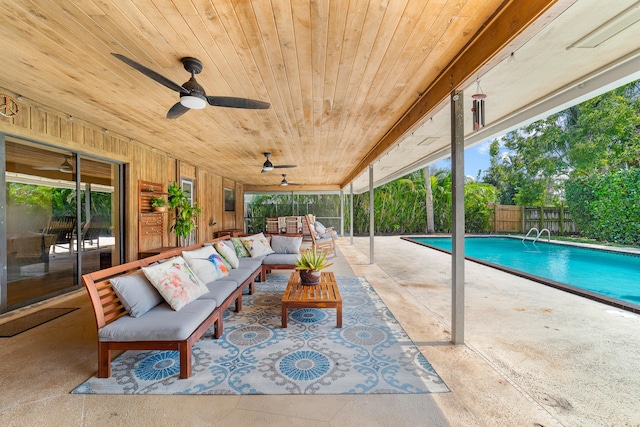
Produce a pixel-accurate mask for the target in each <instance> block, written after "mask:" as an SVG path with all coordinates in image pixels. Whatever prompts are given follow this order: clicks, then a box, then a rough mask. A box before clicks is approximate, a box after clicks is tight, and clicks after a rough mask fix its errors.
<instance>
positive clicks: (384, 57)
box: [341, 1, 409, 141]
mask: <svg viewBox="0 0 640 427" xmlns="http://www.w3.org/2000/svg"><path fill="white" fill-rule="evenodd" d="M401 5H402V3H400V2H394V3H393V6H394V7H392V8H390V7H387V8H386V10H385V13H384V16H383V18H382V21H381V25H380V27H379V29H378V32H377V33H376V36H375V43H374V45H373V47H372V52H375V53H376V54H375V57H373V58H372V57H370V58H369V61H368V62H367V69H365V74H364V80H365V81H367V82H369V81H370V82H371V83H370V84H367V85H366V86H361V87H360V89H359V95H358V97H357V98H356V99H362V105H363V107H362V109H361V110H360V111H359V113H358V114H359V115H360V117H361V119H360V120H358V121H357V123H362V122H364V121H366V120H367V119H368V118H369V115H370V114H371V113H372V112H373V111H374V107H373V106H372V105H371V101H369V99H371V98H373V99H375V89H376V84H375V82H376V80H377V78H379V76H380V75H382V74H383V73H384V71H383V70H384V68H385V67H386V63H387V61H389V58H390V57H393V56H395V55H397V54H398V52H399V51H400V49H397V48H396V49H393V48H394V47H395V46H394V39H395V40H398V39H400V37H398V38H395V36H397V35H398V34H400V32H399V26H400V25H401V23H402V17H403V15H404V13H405V12H406V11H407V8H408V7H409V2H408V1H405V2H404V4H403V6H402V7H401ZM398 43H401V42H398ZM401 44H404V43H401ZM392 50H393V53H391V51H392ZM380 125H381V124H380ZM346 129H347V134H346V136H345V134H344V133H343V136H342V138H341V141H353V140H358V139H362V140H363V141H365V139H364V138H363V137H364V132H363V131H362V126H357V125H356V124H355V123H354V125H353V126H349V125H348V124H347V127H346ZM356 129H357V130H356Z"/></svg>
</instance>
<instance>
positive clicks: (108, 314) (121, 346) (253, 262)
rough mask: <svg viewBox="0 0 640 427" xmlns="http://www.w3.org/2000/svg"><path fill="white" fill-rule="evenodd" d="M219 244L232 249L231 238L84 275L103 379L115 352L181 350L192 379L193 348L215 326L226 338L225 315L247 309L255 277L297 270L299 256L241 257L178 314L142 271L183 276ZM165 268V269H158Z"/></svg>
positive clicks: (182, 368) (216, 333)
mask: <svg viewBox="0 0 640 427" xmlns="http://www.w3.org/2000/svg"><path fill="white" fill-rule="evenodd" d="M249 237H250V236H249ZM300 240H301V238H300ZM216 242H219V243H221V244H223V245H225V246H227V247H229V248H233V244H232V242H231V241H230V239H229V237H228V236H225V237H222V238H220V239H216V240H215V241H212V242H208V243H206V244H198V245H194V246H190V247H187V248H175V249H172V250H169V251H165V252H162V253H161V254H158V255H155V256H153V257H149V258H143V259H140V260H137V261H132V262H128V263H126V264H121V265H118V266H114V267H110V268H107V269H104V270H100V271H96V272H93V273H89V274H85V275H83V276H82V280H83V282H84V285H85V287H86V289H87V292H88V293H89V297H90V299H91V303H92V306H93V310H94V315H95V319H96V326H97V329H98V377H99V378H108V377H109V376H110V374H111V351H112V350H177V351H179V353H180V375H179V377H180V378H188V377H190V376H191V358H192V357H191V355H192V350H191V349H192V346H193V344H194V343H195V342H196V341H197V340H198V339H200V337H202V336H203V335H204V334H205V333H206V332H207V330H209V329H210V328H211V327H214V337H215V338H219V337H220V336H222V333H223V313H224V311H225V310H227V309H228V308H229V307H230V306H231V305H232V304H234V303H235V309H236V311H240V310H241V309H242V294H243V291H244V290H245V289H248V290H249V294H253V292H254V284H255V281H256V278H257V277H258V276H262V278H261V280H263V281H264V280H265V279H266V273H267V272H268V271H270V270H272V269H282V268H289V269H293V268H295V259H296V258H297V254H284V253H272V254H269V255H263V256H260V257H253V258H251V257H246V258H239V259H238V261H239V265H237V266H236V267H237V268H232V269H230V270H229V275H228V276H225V277H222V278H215V277H211V280H208V279H206V280H205V279H201V280H200V281H201V282H204V283H205V284H204V286H206V290H202V289H200V292H202V293H201V294H199V295H198V296H197V298H195V299H194V300H191V301H189V302H187V303H186V304H183V305H181V306H180V307H179V308H177V309H176V308H175V307H174V305H173V304H174V302H175V301H170V300H167V301H163V300H162V297H161V296H160V294H158V293H157V292H154V288H153V285H152V284H151V283H150V281H149V279H148V278H147V277H145V276H146V274H147V273H146V272H144V271H143V270H142V269H143V268H147V271H150V270H153V271H155V270H156V269H167V268H170V267H169V264H171V265H174V266H175V269H174V270H175V271H178V273H179V274H181V273H184V271H182V272H181V271H180V270H189V269H184V268H181V267H182V264H181V263H182V262H184V259H185V258H186V259H189V256H191V254H198V253H200V252H201V251H208V249H207V248H205V246H210V245H214V244H215V243H216ZM298 246H299V244H298ZM234 251H235V249H234ZM183 255H184V257H185V258H182V256H183ZM216 255H217V252H216ZM175 257H179V258H175ZM201 261H204V260H201ZM207 262H209V261H206V262H205V263H207ZM211 262H214V261H211ZM160 264H164V265H161V266H160V267H158V265H160ZM187 264H188V263H187ZM143 273H144V274H143ZM188 275H189V274H187V276H188ZM196 275H197V274H196ZM165 276H166V274H165ZM182 302H184V301H182Z"/></svg>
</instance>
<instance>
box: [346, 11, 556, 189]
mask: <svg viewBox="0 0 640 427" xmlns="http://www.w3.org/2000/svg"><path fill="white" fill-rule="evenodd" d="M556 2H557V0H530V1H529V3H528V7H527V8H522V7H519V5H517V4H516V3H517V2H507V3H506V4H505V6H504V7H503V8H501V9H500V11H498V12H497V13H496V14H494V17H493V18H492V19H491V20H490V22H487V24H486V25H485V26H484V27H483V28H481V29H480V31H479V32H478V33H477V35H474V36H473V37H472V38H471V40H470V41H469V43H468V44H467V46H466V48H465V49H464V52H463V53H461V54H460V55H457V56H456V57H455V59H454V60H452V61H451V63H450V64H449V66H447V67H446V68H445V69H444V70H443V71H442V72H441V74H440V75H439V76H438V78H437V79H436V80H434V82H433V84H431V85H430V86H429V87H428V88H427V89H426V91H425V92H424V93H423V95H422V96H421V97H420V99H418V100H417V101H416V103H415V104H414V105H413V106H412V107H411V108H410V109H409V110H407V112H406V113H405V115H403V116H402V118H401V119H400V120H399V121H398V122H397V123H396V124H395V125H394V126H393V127H391V128H390V129H389V131H388V132H387V133H386V134H385V135H384V136H383V137H382V138H381V139H380V141H379V142H378V143H376V145H375V146H374V147H373V149H372V150H371V151H370V153H369V154H368V155H367V156H366V157H365V158H364V160H363V161H361V162H360V164H359V165H358V166H357V167H356V168H355V169H354V170H353V171H352V172H351V174H350V175H349V176H348V177H347V179H346V180H345V181H344V182H343V183H342V184H341V187H344V186H346V185H348V183H349V182H350V181H351V180H352V179H355V178H356V177H357V176H358V175H359V174H360V173H362V172H363V171H364V170H365V169H366V168H367V167H368V165H369V164H370V163H372V162H373V161H375V160H376V159H377V158H378V157H379V156H380V155H381V154H382V153H384V152H385V151H386V150H387V149H388V148H389V147H390V146H391V145H392V144H394V143H395V142H396V141H397V140H399V139H400V138H401V137H402V135H403V134H404V133H405V132H407V131H408V130H409V129H410V128H411V127H412V126H413V125H414V124H415V123H416V122H418V121H419V120H421V119H422V118H423V117H424V116H425V115H427V114H428V113H429V112H430V111H432V110H433V109H434V108H435V107H436V106H437V105H438V104H439V103H440V102H442V100H443V99H445V98H446V97H447V96H448V95H449V94H450V93H451V92H452V91H453V90H455V89H456V88H457V87H459V85H461V84H462V83H464V82H465V81H467V80H468V79H469V78H470V76H473V75H474V74H475V72H476V71H477V70H478V69H479V68H480V67H482V65H483V64H484V63H486V62H488V61H490V60H491V59H492V58H493V57H494V56H495V55H496V54H498V53H499V52H500V51H501V50H502V48H503V47H504V46H507V45H508V44H509V43H510V41H511V40H513V39H515V38H516V37H517V36H518V34H520V33H521V32H522V31H524V30H525V29H526V27H527V26H528V25H530V24H531V23H532V22H534V21H535V20H536V19H537V18H538V17H540V16H541V15H542V14H543V13H544V12H545V11H546V10H548V9H549V8H551V6H553V4H555V3H556Z"/></svg>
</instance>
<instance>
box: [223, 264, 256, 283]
mask: <svg viewBox="0 0 640 427" xmlns="http://www.w3.org/2000/svg"><path fill="white" fill-rule="evenodd" d="M255 271H256V270H255V269H253V270H252V269H250V268H234V269H232V270H231V271H230V272H229V276H228V277H226V278H225V279H226V280H233V281H234V282H236V283H237V286H240V285H242V283H243V282H244V281H245V280H247V279H248V278H249V277H251V275H252V274H253V273H254V272H255Z"/></svg>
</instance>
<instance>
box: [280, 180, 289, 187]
mask: <svg viewBox="0 0 640 427" xmlns="http://www.w3.org/2000/svg"><path fill="white" fill-rule="evenodd" d="M287 185H289V183H288V182H287V178H282V182H281V183H280V186H281V187H286V186H287Z"/></svg>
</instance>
